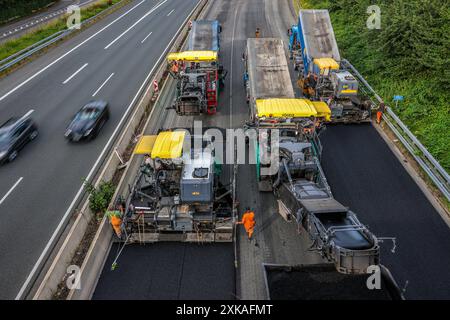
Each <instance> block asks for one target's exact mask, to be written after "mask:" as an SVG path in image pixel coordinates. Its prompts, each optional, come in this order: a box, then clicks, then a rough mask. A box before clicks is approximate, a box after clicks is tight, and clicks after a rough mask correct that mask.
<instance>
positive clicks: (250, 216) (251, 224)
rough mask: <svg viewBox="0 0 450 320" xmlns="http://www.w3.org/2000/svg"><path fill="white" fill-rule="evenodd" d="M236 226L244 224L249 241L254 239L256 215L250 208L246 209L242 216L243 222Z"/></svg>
mask: <svg viewBox="0 0 450 320" xmlns="http://www.w3.org/2000/svg"><path fill="white" fill-rule="evenodd" d="M236 224H243V225H244V228H245V231H246V232H247V235H248V239H249V240H251V239H252V235H253V231H254V228H255V224H256V221H255V213H254V212H253V211H251V210H250V208H249V207H247V208H246V210H245V212H244V214H243V215H242V220H241V221H238V222H236Z"/></svg>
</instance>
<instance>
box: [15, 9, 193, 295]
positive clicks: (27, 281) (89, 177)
mask: <svg viewBox="0 0 450 320" xmlns="http://www.w3.org/2000/svg"><path fill="white" fill-rule="evenodd" d="M197 7H198V4H197V5H196V6H195V7H194V9H192V11H191V12H190V13H189V14H188V15H187V17H186V19H185V20H184V21H183V23H182V24H181V26H180V28H179V29H178V30H177V32H175V35H174V36H173V38H172V39H171V40H170V41H169V44H168V45H167V47H166V48H165V49H164V51H163V53H162V55H161V56H160V57H159V59H158V61H156V63H155V64H154V65H153V68H152V69H151V70H150V73H149V74H148V75H147V77H146V78H145V80H144V82H142V84H141V86H140V87H139V90H138V91H137V92H136V95H135V96H134V98H133V100H132V101H131V103H130V104H129V105H128V108H127V110H126V111H125V113H124V115H123V116H122V118H121V119H120V121H119V124H118V125H117V126H116V129H115V130H114V132H113V133H112V135H111V137H110V138H109V140H108V142H107V143H106V145H105V147H104V148H103V150H102V152H101V153H100V155H99V157H98V158H97V160H96V161H95V163H94V166H93V167H92V168H91V171H89V173H88V175H87V177H86V179H85V180H87V181H90V180H91V178H92V175H93V174H94V171H95V168H96V167H97V166H98V164H99V163H100V161H101V159H102V158H103V156H104V154H105V153H106V150H108V148H109V145H110V144H111V143H112V141H113V139H114V137H115V135H116V134H117V132H118V131H119V128H120V127H121V125H122V123H123V121H125V119H126V118H127V116H128V113H129V112H130V110H131V108H132V107H133V105H134V103H135V102H136V99H137V97H138V96H139V93H140V92H141V91H142V89H143V88H144V86H145V84H146V83H147V82H148V79H149V78H150V77H151V76H152V73H153V71H155V68H156V66H157V65H158V64H159V63H160V61H161V59H163V58H165V56H166V53H167V51H168V49H169V47H170V46H171V45H172V42H173V40H174V39H175V38H176V37H177V35H178V33H180V31H181V29H182V28H183V26H184V25H185V24H186V23H187V22H188V19H189V17H190V16H191V15H192V13H193V12H194V10H195V9H196V8H197ZM149 88H150V87H149ZM147 94H148V91H147V92H145V94H144V95H143V96H142V99H144V97H145V96H146V95H147ZM142 99H141V101H142ZM83 189H84V184H82V185H81V187H80V189H78V192H77V194H76V195H75V197H74V198H73V200H72V202H71V203H70V205H69V208H68V209H67V211H66V212H65V213H64V216H63V217H62V218H61V221H60V222H59V224H58V226H57V227H56V229H55V231H54V232H53V234H52V236H51V237H50V240H49V241H48V242H47V245H46V246H45V248H44V250H43V251H42V253H41V255H40V256H39V258H38V260H37V261H36V263H35V264H34V266H33V268H32V269H31V271H30V273H29V274H28V277H27V279H26V280H25V282H24V283H23V285H22V287H21V288H20V290H19V293H18V294H17V296H16V298H15V300H19V299H21V298H22V295H23V294H24V293H25V290H26V289H27V287H28V285H29V284H30V281H31V279H33V277H34V275H35V273H36V271H37V269H38V268H39V266H40V265H41V263H42V260H44V257H45V256H46V255H47V251H48V250H49V249H50V247H51V245H52V243H53V241H55V238H56V236H57V235H58V234H59V231H60V229H61V228H62V226H63V225H64V222H65V221H66V220H67V217H68V216H69V215H70V213H71V212H72V210H73V207H74V206H75V203H76V202H77V200H78V198H79V197H80V195H81V193H82V192H83Z"/></svg>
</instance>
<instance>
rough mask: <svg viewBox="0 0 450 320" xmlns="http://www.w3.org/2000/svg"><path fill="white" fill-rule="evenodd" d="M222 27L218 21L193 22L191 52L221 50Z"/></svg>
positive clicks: (189, 47) (189, 45)
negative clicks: (220, 35)
mask: <svg viewBox="0 0 450 320" xmlns="http://www.w3.org/2000/svg"><path fill="white" fill-rule="evenodd" d="M221 32H222V26H221V25H220V24H219V21H217V20H195V21H192V25H191V30H190V32H189V39H188V50H189V51H216V52H219V50H220V37H219V34H220V33H221Z"/></svg>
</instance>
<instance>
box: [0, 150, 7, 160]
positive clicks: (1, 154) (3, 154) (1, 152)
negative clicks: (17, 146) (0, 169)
mask: <svg viewBox="0 0 450 320" xmlns="http://www.w3.org/2000/svg"><path fill="white" fill-rule="evenodd" d="M7 153H8V152H7V151H0V159H2V158H3V157H4V156H6V154H7Z"/></svg>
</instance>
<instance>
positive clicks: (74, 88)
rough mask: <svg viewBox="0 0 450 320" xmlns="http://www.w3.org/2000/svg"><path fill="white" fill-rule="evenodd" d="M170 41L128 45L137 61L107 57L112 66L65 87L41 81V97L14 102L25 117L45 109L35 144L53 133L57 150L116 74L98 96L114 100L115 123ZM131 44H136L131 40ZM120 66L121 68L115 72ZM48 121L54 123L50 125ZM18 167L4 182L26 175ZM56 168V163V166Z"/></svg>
mask: <svg viewBox="0 0 450 320" xmlns="http://www.w3.org/2000/svg"><path fill="white" fill-rule="evenodd" d="M160 20H162V19H160ZM179 21H182V19H179ZM162 22H163V21H155V23H154V24H153V27H156V26H157V25H161V23H162ZM177 23H178V21H177ZM180 23H181V22H180ZM176 29H177V26H176V24H173V25H170V26H168V27H167V28H165V29H164V32H166V33H165V34H166V35H167V34H168V33H167V32H169V34H175V32H176ZM155 33H156V34H155V36H157V37H158V36H161V37H160V39H162V37H163V36H164V34H163V32H159V34H158V32H155ZM140 36H141V35H138V36H136V37H137V39H140V38H141V37H140ZM137 39H136V40H137ZM169 40H170V39H168V38H166V41H159V42H156V43H154V44H152V45H151V46H149V47H148V48H142V47H141V48H139V47H138V44H137V42H136V43H135V45H136V46H137V47H136V48H135V49H136V50H133V46H130V45H128V46H127V48H129V49H130V51H131V52H133V53H134V57H135V59H132V60H130V59H129V56H130V52H123V54H116V55H112V56H111V58H109V57H107V60H108V59H109V60H108V62H109V64H108V66H103V63H104V62H103V61H101V62H100V63H98V62H97V64H94V63H91V64H90V65H88V66H87V67H86V68H85V69H83V70H82V71H81V72H80V74H78V75H77V76H75V77H74V78H73V79H72V80H71V81H69V82H68V83H67V84H65V85H63V84H61V82H60V81H57V82H56V83H49V82H39V83H38V88H36V90H35V91H36V92H37V95H33V96H32V97H31V96H28V97H27V96H21V97H20V98H21V99H18V100H17V101H14V102H13V103H12V105H14V106H15V108H14V113H18V114H23V113H25V112H26V110H29V107H28V106H33V107H34V106H36V105H39V106H42V108H41V107H38V108H36V111H35V112H34V113H33V114H32V116H33V117H34V119H35V120H36V122H37V123H38V124H39V126H40V131H41V135H40V137H39V141H36V142H33V144H34V143H42V140H44V141H48V139H49V137H48V136H47V135H46V133H49V132H53V133H54V136H53V137H54V138H56V141H50V143H49V145H50V146H52V147H54V146H55V144H53V143H55V142H57V141H58V139H59V138H61V137H62V135H63V134H64V132H65V127H66V126H67V124H68V123H69V122H70V119H71V117H72V116H73V114H74V113H75V112H76V111H77V110H78V109H79V108H80V107H81V106H82V105H83V104H84V103H86V102H87V101H88V100H90V99H92V93H93V92H96V91H97V90H98V88H99V87H100V86H101V85H102V84H103V82H104V81H105V79H107V77H108V76H110V75H111V74H113V73H114V72H115V76H116V77H115V78H111V81H110V82H109V83H107V84H106V85H105V87H103V88H102V89H101V90H100V91H99V92H98V93H97V95H96V98H97V99H102V98H108V97H109V98H111V97H112V104H111V112H112V119H113V122H114V118H115V116H117V115H120V114H121V112H123V109H124V107H125V106H126V105H127V102H128V101H131V100H132V97H133V95H134V93H135V91H136V89H135V88H138V87H139V86H140V84H141V82H142V80H143V79H144V78H145V77H146V75H147V73H148V71H149V70H150V68H151V67H152V66H153V63H152V62H153V61H148V63H145V62H146V61H147V59H148V58H149V57H152V56H153V57H155V59H154V61H156V60H157V58H158V55H159V54H160V52H162V51H163V50H164V49H165V47H166V46H167V44H168V43H169ZM130 42H132V41H131V40H130ZM122 51H123V50H122ZM84 61H86V60H84ZM81 63H82V60H80V62H79V64H81ZM144 64H147V65H148V66H146V67H145V68H143V65H144ZM63 66H64V65H63ZM117 66H120V68H121V69H119V70H116V69H114V68H115V67H117ZM96 67H97V68H96ZM72 71H73V69H72V70H71V71H70V72H67V70H66V72H61V73H65V75H64V76H63V77H60V79H59V80H61V79H64V78H66V76H67V75H70V74H71V73H72ZM85 79H87V80H85ZM120 79H127V81H126V83H122V81H121V80H120ZM88 81H89V82H88ZM111 85H112V86H114V85H115V86H116V87H115V88H116V90H115V91H112V92H111V94H109V95H108V94H105V93H106V91H105V90H106V88H107V87H108V86H111ZM54 87H57V89H56V90H53V88H54ZM58 87H59V88H58ZM52 91H56V92H57V93H58V94H57V95H56V94H50V95H49V94H48V93H49V92H52ZM115 94H117V95H118V96H115ZM27 99H28V100H27ZM28 101H29V102H28ZM20 104H21V105H22V109H21V108H19V106H20ZM0 114H1V116H2V117H4V118H8V117H9V116H11V115H12V114H9V115H5V114H4V113H3V114H2V113H0ZM116 118H118V117H116ZM55 119H58V121H55ZM47 120H50V121H49V122H48V123H47V122H46V121H47ZM117 120H118V119H117ZM117 122H118V121H117ZM41 126H42V128H41ZM111 130H112V126H111ZM111 130H110V131H111ZM108 133H109V132H108ZM30 146H31V144H30ZM28 147H29V146H27V149H28ZM27 149H24V150H23V151H22V152H21V153H29V152H27V151H28V150H27ZM38 150H42V149H38ZM30 156H31V155H30ZM32 158H33V159H34V163H36V159H37V157H36V154H33V155H32ZM46 163H48V161H46ZM15 167H17V165H14V164H8V165H7V166H5V167H3V168H2V171H1V174H3V173H4V174H5V175H8V176H9V177H7V178H8V179H3V177H2V180H5V181H7V180H12V179H14V178H15V176H16V175H17V174H23V173H24V170H21V169H20V170H14V168H15ZM52 168H55V166H54V163H52ZM2 191H3V190H2ZM5 192H6V190H5Z"/></svg>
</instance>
